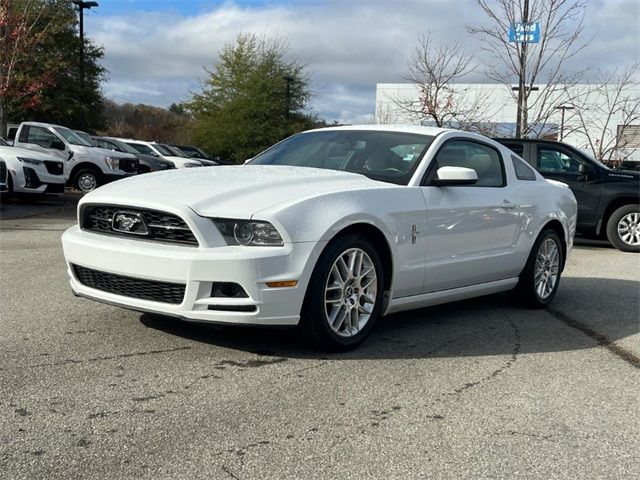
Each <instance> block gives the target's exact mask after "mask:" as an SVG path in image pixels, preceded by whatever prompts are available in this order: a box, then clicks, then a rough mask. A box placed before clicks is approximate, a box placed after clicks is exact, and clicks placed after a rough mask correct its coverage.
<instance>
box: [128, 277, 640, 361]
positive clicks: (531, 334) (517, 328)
mask: <svg viewBox="0 0 640 480" xmlns="http://www.w3.org/2000/svg"><path fill="white" fill-rule="evenodd" d="M638 288H639V283H638V282H634V281H629V280H615V279H608V278H578V277H566V278H563V280H562V285H561V288H560V291H559V294H558V296H557V297H556V299H555V301H554V303H553V304H552V306H551V307H550V308H549V309H548V310H529V309H524V308H521V307H519V306H517V305H514V304H513V302H512V301H511V299H510V297H509V296H508V295H507V294H496V295H491V296H487V297H482V298H477V299H472V300H467V301H461V302H455V303H450V304H447V305H439V306H435V307H429V308H423V309H420V310H414V311H410V312H403V313H398V314H394V315H389V316H387V317H384V318H381V319H380V320H379V321H378V323H377V324H376V326H375V328H374V329H373V331H372V332H371V335H370V337H369V338H368V339H367V340H366V341H365V342H364V343H363V344H362V345H361V346H360V347H358V348H357V349H355V350H352V351H349V352H344V353H338V354H328V353H326V352H321V351H318V350H315V349H313V347H311V346H309V345H308V344H307V343H306V342H305V341H304V339H303V337H302V336H301V335H300V334H299V333H298V332H297V331H296V330H295V329H284V328H264V327H235V326H224V327H223V326H212V325H203V324H196V323H190V322H185V321H180V320H177V319H173V318H169V317H163V316H160V315H154V314H143V315H142V316H141V317H140V321H141V322H142V323H143V324H144V325H145V326H146V327H148V328H153V329H156V330H160V331H163V332H165V333H168V334H171V335H177V336H180V337H183V338H186V339H189V340H192V341H195V342H200V343H203V344H208V345H211V346H217V347H223V348H228V349H233V350H240V351H245V352H248V353H256V354H261V355H269V356H277V357H291V358H327V357H331V358H343V359H349V358H353V359H366V358H370V359H393V358H399V359H402V358H429V357H464V356H484V355H513V354H514V353H537V352H557V351H569V350H581V349H586V348H592V347H594V346H595V345H596V344H597V343H598V342H597V341H596V340H595V339H594V338H595V337H594V336H593V335H591V336H590V335H589V334H588V333H585V331H587V330H583V329H582V328H580V326H584V327H585V328H586V329H590V330H593V331H594V332H597V334H599V335H601V336H603V337H605V338H606V341H609V342H616V341H618V340H620V339H624V338H626V337H628V336H631V335H634V334H638V314H639V311H638V310H639V308H640V305H639V304H638V301H637V298H638ZM612 302H614V304H615V302H619V308H618V309H617V310H616V311H615V312H606V311H603V310H604V309H605V307H606V306H607V305H612ZM600 343H602V342H600Z"/></svg>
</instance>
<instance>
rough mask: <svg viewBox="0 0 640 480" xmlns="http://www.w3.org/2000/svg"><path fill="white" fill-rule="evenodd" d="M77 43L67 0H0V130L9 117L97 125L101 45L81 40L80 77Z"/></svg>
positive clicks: (78, 124) (73, 21)
mask: <svg viewBox="0 0 640 480" xmlns="http://www.w3.org/2000/svg"><path fill="white" fill-rule="evenodd" d="M79 48H80V39H79V38H78V34H77V17H76V12H75V11H74V8H73V4H71V3H70V2H68V1H67V0H0V136H4V134H5V133H6V125H7V121H8V120H11V121H15V122H18V121H24V120H37V121H45V122H52V123H62V124H65V125H68V126H72V127H76V128H90V127H91V126H93V125H96V126H99V124H100V122H101V118H100V114H101V108H102V103H103V99H102V95H101V92H100V83H101V81H102V79H103V77H104V69H103V68H102V67H101V66H100V65H99V63H98V61H99V59H100V58H101V57H102V51H101V50H100V49H98V48H96V47H95V46H94V45H93V44H92V43H91V42H90V41H89V40H86V41H85V59H86V60H85V71H86V72H87V73H86V74H85V81H84V82H82V81H81V79H80V77H79V64H78V61H79V60H78V57H79V55H78V52H79Z"/></svg>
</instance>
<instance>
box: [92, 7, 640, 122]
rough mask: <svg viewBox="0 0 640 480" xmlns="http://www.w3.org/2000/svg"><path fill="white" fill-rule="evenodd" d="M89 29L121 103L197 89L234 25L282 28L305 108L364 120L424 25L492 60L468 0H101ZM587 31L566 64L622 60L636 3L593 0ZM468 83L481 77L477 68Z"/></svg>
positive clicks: (635, 38) (628, 56) (627, 55)
mask: <svg viewBox="0 0 640 480" xmlns="http://www.w3.org/2000/svg"><path fill="white" fill-rule="evenodd" d="M99 3H100V6H99V7H98V8H97V9H92V10H90V11H89V12H86V13H85V31H86V33H87V35H88V36H90V37H91V38H92V39H93V40H94V41H95V42H96V43H97V44H98V45H101V46H103V47H104V49H105V58H104V64H105V66H106V67H107V69H108V70H109V80H108V82H107V83H106V85H105V87H104V90H105V93H106V95H107V96H108V97H110V98H113V99H115V100H116V101H119V102H135V103H138V102H141V103H148V104H153V105H158V106H168V105H170V104H171V103H173V102H178V101H181V100H186V99H188V98H189V92H190V91H198V90H199V87H200V81H201V79H202V78H203V77H204V71H203V66H206V67H209V68H212V67H213V66H214V65H215V62H216V60H217V56H218V51H219V50H220V49H221V47H222V46H223V45H224V44H225V43H227V42H232V41H233V40H234V38H235V37H236V35H237V34H238V33H240V32H255V33H257V34H259V35H269V36H284V37H286V38H287V39H288V40H289V43H290V50H291V53H292V54H295V55H297V56H298V57H300V58H301V59H303V60H304V61H305V62H306V63H307V64H308V73H309V76H310V78H311V79H312V89H313V92H314V98H313V100H312V102H311V111H312V112H313V113H315V114H317V115H318V116H319V117H320V118H323V119H325V120H328V121H333V120H338V121H340V122H344V123H361V122H366V121H368V120H370V119H371V118H372V117H373V112H374V110H375V86H376V83H382V82H400V81H402V75H403V73H404V72H405V71H406V65H407V59H408V56H409V54H410V52H411V50H412V48H413V47H414V45H415V43H416V41H417V38H418V35H419V34H420V33H427V32H429V31H430V32H432V37H433V38H434V39H435V40H436V41H442V42H449V41H454V40H459V41H460V42H461V43H462V44H463V46H464V48H465V49H466V50H467V51H469V52H475V60H476V62H477V63H478V65H480V66H481V65H482V64H483V63H486V62H488V61H490V59H487V58H486V57H485V56H484V54H483V52H482V51H481V50H480V48H479V45H478V42H477V40H476V39H475V38H474V37H472V36H470V35H469V34H468V33H467V31H466V27H468V26H471V25H479V24H482V23H483V22H484V21H485V18H484V17H483V15H482V13H481V12H480V11H479V9H478V8H477V7H476V4H475V1H474V0H415V1H412V0H366V1H363V0H326V1H321V0H297V1H296V0H270V1H267V0H236V1H224V2H221V1H214V0H99ZM584 39H585V40H586V39H592V40H591V43H590V45H589V48H587V49H585V50H584V51H583V52H582V53H581V54H580V56H579V57H578V58H577V59H575V60H574V63H573V64H572V65H568V68H580V67H584V66H591V67H602V68H605V69H613V68H622V67H624V66H625V65H629V64H631V63H633V62H634V61H638V60H639V59H640V51H639V47H638V45H639V44H640V2H638V1H637V0H589V2H588V10H587V13H586V18H585V32H584ZM468 81H472V82H474V81H478V82H482V81H486V79H485V78H483V75H482V68H481V67H480V68H479V69H478V70H477V71H476V73H474V74H473V75H472V77H470V78H469V79H468Z"/></svg>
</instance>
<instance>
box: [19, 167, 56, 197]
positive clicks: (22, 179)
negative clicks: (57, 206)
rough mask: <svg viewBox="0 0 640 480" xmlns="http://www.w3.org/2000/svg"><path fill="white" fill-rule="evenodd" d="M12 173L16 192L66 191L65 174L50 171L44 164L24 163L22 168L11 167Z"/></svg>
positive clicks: (53, 192)
mask: <svg viewBox="0 0 640 480" xmlns="http://www.w3.org/2000/svg"><path fill="white" fill-rule="evenodd" d="M11 174H12V176H13V179H14V183H13V190H14V191H15V192H16V193H48V194H61V193H64V185H65V180H64V174H62V173H60V174H56V173H50V172H49V171H48V170H47V168H46V166H45V165H44V164H41V165H31V164H29V165H24V166H22V167H21V168H20V169H11Z"/></svg>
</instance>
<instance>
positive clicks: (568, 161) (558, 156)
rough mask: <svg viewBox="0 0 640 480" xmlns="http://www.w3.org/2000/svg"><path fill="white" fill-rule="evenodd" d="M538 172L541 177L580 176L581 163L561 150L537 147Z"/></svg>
mask: <svg viewBox="0 0 640 480" xmlns="http://www.w3.org/2000/svg"><path fill="white" fill-rule="evenodd" d="M537 160H538V171H539V172H540V173H542V174H543V175H544V174H545V173H551V174H555V175H558V174H560V175H562V174H566V175H570V176H575V175H579V174H580V166H581V165H582V162H581V161H579V160H577V159H576V158H574V157H573V156H570V155H568V154H566V153H564V152H562V151H561V150H556V149H554V148H550V147H538V159H537Z"/></svg>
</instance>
